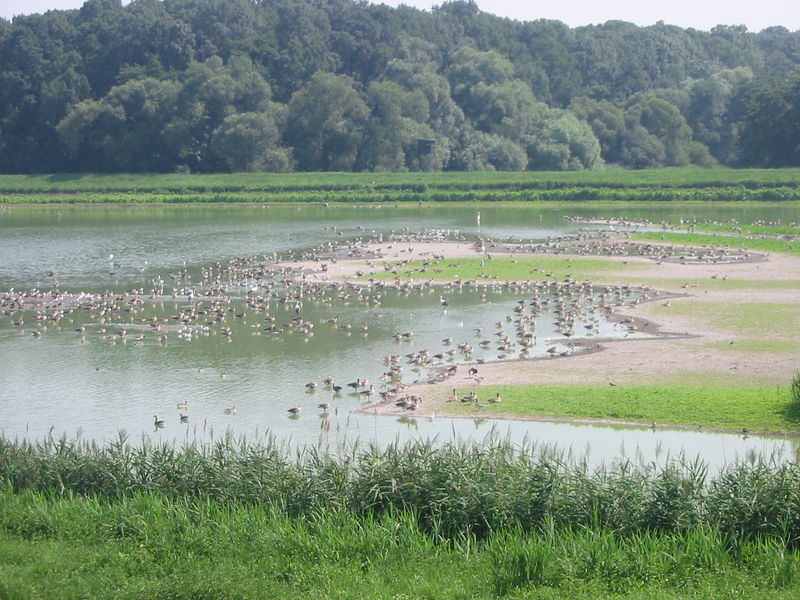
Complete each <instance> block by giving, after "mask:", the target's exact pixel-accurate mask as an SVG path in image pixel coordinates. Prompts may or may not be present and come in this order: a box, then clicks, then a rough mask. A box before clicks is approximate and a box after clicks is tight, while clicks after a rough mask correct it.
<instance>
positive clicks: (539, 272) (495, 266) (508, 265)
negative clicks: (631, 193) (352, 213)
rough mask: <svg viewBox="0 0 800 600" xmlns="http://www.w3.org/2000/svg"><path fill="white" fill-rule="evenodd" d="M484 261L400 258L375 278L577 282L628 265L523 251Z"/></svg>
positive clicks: (594, 277) (495, 256) (637, 266)
mask: <svg viewBox="0 0 800 600" xmlns="http://www.w3.org/2000/svg"><path fill="white" fill-rule="evenodd" d="M481 260H482V259H480V258H453V259H446V260H431V261H422V260H414V261H409V262H407V263H405V264H403V263H401V262H399V261H388V264H389V265H391V267H392V269H391V270H390V271H383V272H379V273H377V274H376V275H374V277H376V278H381V279H392V278H395V277H403V278H411V279H437V280H442V281H452V280H454V279H462V280H471V279H481V280H497V281H507V280H514V281H523V280H533V281H544V280H558V281H560V280H564V279H566V278H567V277H571V278H572V279H574V280H575V281H584V280H587V279H593V280H594V279H598V278H601V277H602V274H603V273H604V272H608V271H617V270H619V269H622V268H624V267H625V266H626V265H623V264H622V263H620V262H614V261H609V260H603V259H598V258H574V259H572V258H562V257H558V256H547V255H524V254H523V255H519V256H516V257H510V256H508V255H496V254H495V255H492V258H490V259H485V260H483V266H481ZM426 262H427V263H428V264H427V265H426V264H425V263H426ZM641 267H642V265H636V268H637V269H638V268H641ZM645 268H646V267H645ZM395 271H396V272H395Z"/></svg>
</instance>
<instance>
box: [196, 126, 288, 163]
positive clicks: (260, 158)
mask: <svg viewBox="0 0 800 600" xmlns="http://www.w3.org/2000/svg"><path fill="white" fill-rule="evenodd" d="M211 150H212V151H213V152H214V154H216V156H217V158H218V159H219V160H220V161H222V162H224V163H225V164H226V165H228V168H229V169H230V170H231V171H288V170H289V167H290V164H291V162H290V158H289V152H288V150H287V149H286V148H283V147H281V145H280V133H279V131H278V127H277V124H276V123H275V119H274V118H272V117H271V116H270V115H268V114H266V113H255V112H249V113H236V114H233V115H230V116H228V117H226V118H225V120H224V121H223V122H222V124H221V125H220V126H219V127H217V128H216V129H215V130H214V132H213V133H212V134H211Z"/></svg>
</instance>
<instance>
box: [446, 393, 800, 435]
mask: <svg viewBox="0 0 800 600" xmlns="http://www.w3.org/2000/svg"><path fill="white" fill-rule="evenodd" d="M462 392H464V394H466V393H468V392H469V390H462ZM497 393H499V394H500V395H501V397H502V399H503V402H502V404H500V405H492V408H491V410H492V412H493V413H495V414H496V412H501V413H502V414H507V415H514V416H521V417H553V418H590V419H608V420H615V421H633V422H638V423H647V424H650V423H652V422H655V423H659V424H662V425H687V426H697V427H711V428H724V429H731V430H741V429H749V430H752V431H762V432H791V433H800V412H798V411H797V410H796V409H795V408H793V407H792V405H791V399H790V394H789V386H788V384H787V385H785V386H774V385H756V386H749V387H746V386H734V385H730V386H725V385H680V384H665V385H617V386H607V387H599V386H578V385H561V386H545V385H541V386H540V385H525V386H490V387H487V388H486V389H485V391H484V392H483V393H482V394H479V399H481V400H483V401H484V402H485V401H486V399H487V398H490V397H493V396H494V395H495V394H497ZM447 406H448V408H447V410H448V412H452V414H457V415H478V414H480V413H481V412H482V411H485V410H487V409H480V408H476V407H475V406H473V405H471V404H465V403H452V404H449V405H447Z"/></svg>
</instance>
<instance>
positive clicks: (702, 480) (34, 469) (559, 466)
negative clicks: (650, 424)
mask: <svg viewBox="0 0 800 600" xmlns="http://www.w3.org/2000/svg"><path fill="white" fill-rule="evenodd" d="M0 481H1V482H3V483H5V485H7V486H8V487H9V488H10V489H12V490H14V491H15V492H20V491H23V490H36V491H42V492H46V493H48V494H54V495H64V494H79V495H82V496H92V497H105V498H112V499H125V498H131V497H133V496H135V495H136V494H141V493H150V494H158V495H162V496H164V497H166V498H170V499H181V498H184V499H207V500H209V501H215V502H223V503H231V504H235V505H250V506H254V505H264V506H274V507H278V508H279V509H280V510H281V511H282V512H283V513H284V514H286V515H288V516H290V517H303V518H304V519H312V518H313V516H314V515H315V514H317V513H319V512H320V511H325V512H331V511H332V512H340V513H347V514H353V515H356V516H358V517H360V518H363V517H371V518H372V517H374V518H377V517H380V516H382V515H386V514H393V513H398V512H400V513H408V514H412V515H414V518H415V520H416V521H417V523H418V525H419V527H420V528H421V529H422V530H423V531H425V532H427V533H428V534H430V535H432V536H433V537H434V539H437V540H440V541H445V540H447V541H459V540H461V541H462V542H468V540H469V539H473V538H474V539H484V538H491V537H492V536H494V535H497V534H499V533H502V532H507V531H512V530H517V529H519V530H521V531H524V532H537V533H541V532H544V531H551V530H557V531H566V530H579V529H581V528H588V529H591V530H592V531H598V532H613V533H614V534H616V535H624V536H628V535H642V534H646V533H647V532H667V533H678V534H680V533H684V532H688V531H692V530H694V529H696V528H698V527H709V528H714V529H715V530H718V531H719V532H720V534H721V535H725V536H730V537H731V539H734V540H739V541H741V540H749V539H760V538H771V539H780V540H782V541H785V542H786V543H788V544H791V545H795V546H797V545H798V541H800V467H799V466H798V465H797V463H790V462H779V461H776V460H771V459H769V458H761V459H752V460H750V461H747V462H739V463H736V464H732V465H730V466H728V467H726V468H725V469H723V470H722V471H721V472H720V473H718V474H716V475H714V476H713V477H709V475H708V473H707V471H706V467H705V465H704V464H703V463H702V462H700V461H695V462H688V461H681V460H673V461H669V462H667V463H666V464H663V465H656V464H639V463H634V462H630V461H624V462H620V463H618V464H614V465H609V466H606V467H603V468H595V469H592V468H590V467H589V466H588V464H587V463H586V461H585V460H579V459H574V458H570V457H565V456H564V455H563V454H561V453H559V452H557V451H554V450H553V449H552V448H550V447H545V446H537V445H536V444H533V443H526V444H522V445H514V444H511V443H510V442H508V441H507V440H504V439H491V438H490V439H487V440H486V441H484V442H483V443H460V442H451V443H434V442H433V441H412V442H408V443H405V444H390V445H389V446H387V447H383V448H381V447H377V446H364V447H362V446H358V445H351V446H348V447H346V448H336V449H334V450H333V451H328V450H325V449H322V448H315V447H312V448H304V449H302V450H292V449H290V448H289V447H288V446H286V445H284V444H282V443H280V442H278V441H276V440H275V439H274V438H271V437H267V438H265V439H264V440H261V441H259V442H258V443H255V442H250V441H248V440H246V439H245V438H233V437H231V436H226V437H224V438H222V439H219V440H217V441H216V442H214V443H211V444H206V445H200V444H195V445H189V446H186V447H174V446H170V445H164V444H151V443H146V442H145V443H142V444H139V445H131V444H128V443H127V441H126V440H125V439H124V437H121V438H120V439H119V440H118V441H116V442H115V443H112V444H108V445H106V446H104V447H100V446H97V445H96V444H92V443H87V442H81V441H78V440H73V441H69V440H66V439H63V438H62V439H59V440H52V439H51V440H46V441H43V442H35V443H29V442H12V441H9V440H6V439H0Z"/></svg>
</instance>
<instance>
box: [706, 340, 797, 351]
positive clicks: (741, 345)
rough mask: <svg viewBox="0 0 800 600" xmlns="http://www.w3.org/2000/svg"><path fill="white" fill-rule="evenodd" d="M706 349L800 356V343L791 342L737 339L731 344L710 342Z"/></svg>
mask: <svg viewBox="0 0 800 600" xmlns="http://www.w3.org/2000/svg"><path fill="white" fill-rule="evenodd" d="M705 347H707V348H711V349H714V350H721V351H723V352H759V353H760V352H763V353H765V354H785V353H786V352H796V353H798V354H800V342H795V341H789V340H763V339H737V340H735V342H734V343H733V344H731V343H730V342H708V343H707V344H705Z"/></svg>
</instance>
